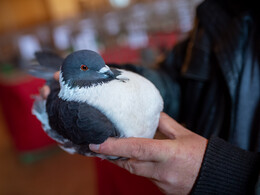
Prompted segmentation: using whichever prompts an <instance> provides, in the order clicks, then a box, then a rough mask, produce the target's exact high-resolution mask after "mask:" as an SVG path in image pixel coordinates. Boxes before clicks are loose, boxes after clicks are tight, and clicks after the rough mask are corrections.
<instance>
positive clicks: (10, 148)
mask: <svg viewBox="0 0 260 195" xmlns="http://www.w3.org/2000/svg"><path fill="white" fill-rule="evenodd" d="M200 2H201V0H0V194H15V195H16V194H21V195H23V194H48V195H49V194H91V195H92V194H93V195H95V194H147V193H148V192H149V194H160V192H159V190H158V189H157V188H156V187H155V186H153V184H151V183H150V182H149V181H147V180H145V179H143V178H139V177H136V176H133V175H130V174H128V173H127V172H125V171H124V170H121V169H120V168H117V167H115V166H114V165H112V164H109V163H108V162H106V161H101V160H99V159H96V158H88V157H83V156H80V155H69V154H66V153H65V152H63V151H61V150H60V149H59V148H58V147H57V145H56V144H55V143H54V142H53V141H52V140H50V139H49V138H48V137H47V136H46V135H45V134H44V132H43V131H42V129H41V125H40V123H39V122H38V121H37V120H36V118H35V117H34V116H32V114H31V107H32V102H33V98H32V95H34V94H38V93H39V92H38V91H39V88H40V87H41V86H42V85H43V84H44V82H45V81H44V80H41V79H36V78H33V77H31V76H29V75H27V74H26V73H24V71H23V69H24V68H25V67H26V65H28V64H30V62H31V61H32V60H33V59H34V53H35V51H40V50H45V49H48V50H53V51H55V52H57V53H59V54H60V55H62V56H64V57H65V56H66V55H68V54H69V53H70V52H72V51H75V50H79V49H91V50H94V51H97V52H99V53H100V54H101V55H102V56H103V58H104V60H105V62H106V63H118V64H123V63H132V64H135V65H137V66H147V67H153V66H154V65H155V64H156V63H157V62H159V61H161V60H162V59H163V57H164V56H165V55H167V51H168V50H169V49H171V48H172V47H173V46H174V45H175V44H176V43H177V42H179V41H180V40H182V39H183V38H185V37H186V36H187V34H188V33H189V31H190V30H191V28H192V24H193V19H194V14H195V9H196V6H197V5H198V4H199V3H200Z"/></svg>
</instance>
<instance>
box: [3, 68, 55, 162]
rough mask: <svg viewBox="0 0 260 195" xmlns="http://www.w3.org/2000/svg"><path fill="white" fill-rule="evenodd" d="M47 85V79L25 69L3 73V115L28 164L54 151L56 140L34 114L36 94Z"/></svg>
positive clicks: (21, 156)
mask: <svg viewBox="0 0 260 195" xmlns="http://www.w3.org/2000/svg"><path fill="white" fill-rule="evenodd" d="M3 74H5V75H3ZM43 84H44V81H43V80H40V79H35V78H32V77H29V76H27V75H24V73H22V72H15V73H14V72H12V71H10V70H9V72H8V73H7V72H5V73H3V72H2V73H1V79H0V92H1V96H0V105H1V112H2V114H1V115H2V116H3V118H4V119H5V123H6V127H7V130H8V134H9V135H10V136H11V138H12V143H13V144H14V147H15V149H16V152H17V153H18V154H19V157H20V160H21V161H22V162H25V163H30V162H34V161H36V160H39V159H41V158H43V157H44V156H46V155H48V154H49V153H50V152H51V153H52V152H53V151H54V150H53V149H54V148H53V146H54V141H53V140H51V139H50V138H49V137H48V136H47V135H46V134H45V133H44V131H43V130H42V128H41V124H40V122H39V121H38V120H37V119H36V118H35V116H33V115H32V114H31V109H32V104H33V97H32V96H33V94H38V93H39V91H38V90H39V88H40V87H41V86H42V85H43ZM55 145H56V144H55ZM55 150H56V149H55Z"/></svg>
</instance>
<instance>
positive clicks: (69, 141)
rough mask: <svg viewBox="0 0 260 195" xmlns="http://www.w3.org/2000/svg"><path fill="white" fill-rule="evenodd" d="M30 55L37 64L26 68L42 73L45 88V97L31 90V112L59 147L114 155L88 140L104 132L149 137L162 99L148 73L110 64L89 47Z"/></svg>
mask: <svg viewBox="0 0 260 195" xmlns="http://www.w3.org/2000/svg"><path fill="white" fill-rule="evenodd" d="M35 56H36V59H37V61H38V63H39V64H38V65H33V66H31V67H30V68H29V73H30V74H32V75H34V76H36V77H41V78H45V79H46V83H47V85H49V86H50V89H51V92H50V94H49V96H48V98H47V100H45V99H43V98H42V97H41V96H40V95H38V96H35V101H34V104H33V108H32V113H33V114H34V115H35V116H36V117H37V119H38V120H39V121H40V122H41V124H42V127H43V130H44V131H45V132H46V133H47V135H48V136H49V137H51V138H52V139H54V140H55V141H56V142H57V143H58V145H59V146H60V147H61V148H62V149H63V150H65V151H66V152H68V153H70V154H75V153H78V154H82V155H85V156H96V157H100V158H103V159H110V160H112V159H118V158H120V157H114V156H105V155H102V154H97V153H94V152H92V151H91V150H90V149H89V144H101V143H103V142H104V141H105V140H106V139H107V138H109V137H116V138H127V137H141V138H153V137H154V135H155V132H156V129H157V127H158V123H159V118H160V112H161V111H162V110H163V99H162V97H161V95H160V92H159V91H158V89H157V88H156V87H155V86H154V85H153V84H152V83H151V82H150V81H149V80H148V79H146V78H144V77H143V76H141V75H139V74H136V73H134V72H131V71H127V70H123V69H118V68H110V67H109V66H108V65H106V63H105V62H104V60H103V58H102V57H101V56H100V55H99V54H98V53H96V52H94V51H91V50H79V51H75V52H72V53H71V54H69V55H68V56H67V57H66V58H65V59H63V58H61V57H60V56H58V55H57V54H55V53H53V52H50V51H41V52H37V53H36V54H35ZM58 70H60V78H59V81H56V80H54V79H53V74H54V72H55V71H58Z"/></svg>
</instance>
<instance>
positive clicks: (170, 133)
mask: <svg viewBox="0 0 260 195" xmlns="http://www.w3.org/2000/svg"><path fill="white" fill-rule="evenodd" d="M158 130H159V131H160V132H161V133H163V134H164V135H166V136H167V137H169V138H170V139H176V138H178V137H181V136H184V135H187V133H188V130H187V129H186V128H185V127H183V126H182V125H181V124H179V123H178V122H177V121H175V120H174V119H173V118H171V117H170V116H169V115H167V114H166V113H164V112H161V115H160V120H159V126H158Z"/></svg>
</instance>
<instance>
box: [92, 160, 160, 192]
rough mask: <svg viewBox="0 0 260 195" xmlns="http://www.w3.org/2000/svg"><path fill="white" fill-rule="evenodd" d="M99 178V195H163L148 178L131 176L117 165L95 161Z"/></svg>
mask: <svg viewBox="0 0 260 195" xmlns="http://www.w3.org/2000/svg"><path fill="white" fill-rule="evenodd" d="M95 161H96V167H97V176H98V190H99V193H98V194H101V195H102V194H106V195H133V194H134V195H143V194H149V195H162V194H163V193H162V192H161V191H160V190H159V189H158V188H157V187H156V186H155V185H154V184H153V183H152V182H151V181H150V180H148V179H147V178H144V177H139V176H136V175H133V174H130V173H129V172H127V171H126V170H124V169H122V168H120V167H117V166H116V165H114V164H112V163H110V162H108V161H105V160H101V159H99V158H96V159H95Z"/></svg>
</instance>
